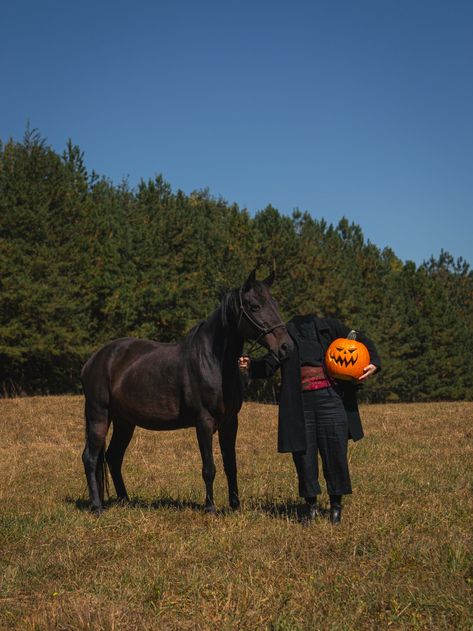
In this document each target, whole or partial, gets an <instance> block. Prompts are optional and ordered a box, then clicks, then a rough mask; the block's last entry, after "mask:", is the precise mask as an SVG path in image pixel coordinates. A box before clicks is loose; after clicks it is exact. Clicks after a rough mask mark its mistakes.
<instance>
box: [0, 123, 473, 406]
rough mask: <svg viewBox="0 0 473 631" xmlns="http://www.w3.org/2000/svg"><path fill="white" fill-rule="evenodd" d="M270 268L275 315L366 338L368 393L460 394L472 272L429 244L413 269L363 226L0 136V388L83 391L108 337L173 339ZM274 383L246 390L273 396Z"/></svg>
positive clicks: (469, 335)
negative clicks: (373, 371) (84, 372)
mask: <svg viewBox="0 0 473 631" xmlns="http://www.w3.org/2000/svg"><path fill="white" fill-rule="evenodd" d="M273 265H275V268H276V281H275V283H274V285H273V288H272V293H273V295H274V296H275V298H276V299H277V301H278V304H279V308H280V310H281V313H282V315H283V317H284V318H285V319H286V320H287V319H289V318H291V317H292V316H293V315H296V314H298V313H315V314H318V315H321V316H332V317H336V318H340V319H341V320H343V321H344V322H346V323H347V324H348V325H349V326H351V327H352V328H355V329H360V330H362V331H364V332H366V333H367V334H368V335H369V336H370V337H371V338H372V339H373V340H374V341H375V343H376V345H377V347H378V350H379V352H380V355H381V358H382V361H383V370H382V371H381V373H379V375H377V376H376V377H375V378H374V379H372V380H371V381H370V382H369V384H368V385H366V386H365V387H364V388H363V392H362V397H363V399H364V400H365V401H371V402H385V401H392V402H395V401H408V402H409V401H427V400H460V399H470V400H471V399H472V398H473V370H472V368H473V362H472V357H473V272H472V271H471V270H470V267H469V265H468V263H467V262H466V261H465V260H463V259H461V258H460V259H457V260H455V259H454V258H453V257H452V256H451V255H450V254H449V253H448V252H445V251H441V252H440V254H439V256H438V258H434V257H432V258H431V259H430V260H428V261H425V262H424V263H423V264H421V265H419V266H417V265H416V264H415V263H413V262H412V261H407V262H404V261H402V260H400V259H399V258H398V257H397V256H396V254H395V252H393V251H392V250H391V249H389V248H385V249H383V250H381V249H380V248H378V247H377V246H376V245H375V244H373V243H371V242H369V241H367V240H366V239H365V238H364V235H363V231H362V229H361V227H360V226H358V225H356V224H354V223H350V222H349V221H348V220H347V219H346V218H342V219H341V220H340V221H339V223H338V225H332V224H329V223H327V222H326V221H324V219H323V218H320V219H317V218H314V217H313V216H311V215H310V214H309V213H308V212H301V211H298V210H296V211H294V212H293V213H292V216H287V215H284V214H282V213H281V212H279V211H278V210H277V209H276V208H274V207H272V206H271V205H268V206H267V207H266V208H264V209H263V210H261V211H259V212H257V213H255V214H250V213H249V212H248V211H247V210H246V209H242V208H239V206H237V205H236V204H233V203H228V202H227V201H225V200H223V199H219V198H215V197H213V196H212V195H211V194H210V192H209V191H208V190H201V191H195V192H193V193H191V194H189V195H187V194H185V193H183V192H182V191H181V190H177V191H173V190H172V188H171V186H170V185H169V184H168V183H167V182H166V181H165V180H164V178H163V177H162V176H160V175H159V176H157V177H156V178H155V179H150V180H148V181H145V180H142V181H141V182H140V183H139V184H138V185H137V186H136V187H135V188H133V189H132V188H130V186H129V185H128V184H127V182H122V183H120V184H118V185H117V184H114V183H113V182H111V181H110V180H109V179H108V178H106V177H104V176H101V175H98V174H97V173H95V172H94V171H92V172H90V171H89V170H88V169H87V168H86V166H85V162H84V156H83V154H82V152H81V150H80V149H79V147H77V146H75V145H73V144H72V142H68V143H67V146H66V148H65V150H64V152H63V153H62V154H59V153H57V152H56V151H55V150H53V149H52V148H51V147H50V146H49V145H48V144H47V142H46V141H45V140H44V139H43V138H42V137H41V135H40V134H39V133H38V132H37V131H36V130H29V129H28V130H27V131H26V133H25V136H24V138H23V139H22V140H21V141H14V140H8V141H6V142H1V143H0V396H17V395H23V394H39V393H41V394H54V393H65V392H79V391H80V378H79V376H80V369H81V366H82V364H83V363H84V361H85V360H86V359H87V358H88V356H89V355H90V354H91V353H92V352H93V351H94V350H96V349H97V348H98V347H99V346H100V345H102V344H103V343H105V342H107V341H109V340H111V339H113V338H117V337H121V336H136V337H145V338H152V339H155V340H160V341H166V342H168V341H175V340H178V339H179V338H181V337H182V336H183V335H184V334H185V333H186V332H187V331H188V330H189V329H190V328H191V327H192V326H193V325H194V324H195V323H196V322H197V321H199V320H202V319H204V318H206V317H207V316H208V315H209V314H210V313H211V312H212V311H213V310H214V309H215V308H216V306H217V305H218V304H219V300H220V298H221V297H222V295H223V293H224V292H225V291H226V290H228V289H231V288H234V287H238V286H239V285H240V284H241V283H242V281H243V280H244V279H245V278H246V276H247V275H248V273H249V272H250V271H251V269H253V268H254V267H258V275H259V277H260V278H261V277H263V276H264V275H266V274H267V273H268V272H269V271H270V270H271V269H272V267H273ZM275 385H276V384H275V383H274V382H264V383H254V384H252V385H251V386H248V392H247V395H248V396H249V397H252V398H257V399H260V400H269V401H271V400H273V399H274V392H275Z"/></svg>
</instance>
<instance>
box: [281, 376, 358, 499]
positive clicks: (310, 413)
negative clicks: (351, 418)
mask: <svg viewBox="0 0 473 631" xmlns="http://www.w3.org/2000/svg"><path fill="white" fill-rule="evenodd" d="M302 398H303V402H304V419H305V431H306V441H307V449H306V451H305V452H294V453H293V454H292V457H293V459H294V464H295V465H296V469H297V477H298V479H299V495H300V496H301V497H315V496H316V495H319V493H320V484H319V467H318V453H320V457H321V459H322V468H323V472H324V478H325V481H326V483H327V492H328V494H329V495H347V494H349V493H351V482H350V473H349V471H348V459H347V449H348V420H347V415H346V412H345V408H344V407H343V403H342V400H341V398H340V397H339V396H338V394H337V393H336V392H335V390H333V389H332V388H323V389H321V390H311V391H309V392H304V393H303V394H302Z"/></svg>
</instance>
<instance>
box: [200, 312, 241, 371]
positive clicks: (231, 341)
mask: <svg viewBox="0 0 473 631" xmlns="http://www.w3.org/2000/svg"><path fill="white" fill-rule="evenodd" d="M199 334H200V335H201V336H202V337H203V338H205V343H204V346H205V350H206V352H208V353H210V354H211V355H213V357H214V358H215V359H216V360H217V361H218V363H219V365H220V366H221V367H222V369H223V368H224V367H228V366H232V365H233V366H234V367H235V370H236V368H237V360H238V357H239V356H240V355H241V352H242V350H243V339H242V338H241V335H240V333H239V332H238V330H237V329H236V327H231V326H226V327H225V326H224V325H223V322H222V318H221V314H220V309H217V310H216V311H214V313H212V315H211V316H210V317H209V318H208V319H207V320H206V321H205V322H204V323H203V324H202V326H201V328H200V330H199Z"/></svg>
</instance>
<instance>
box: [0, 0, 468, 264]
mask: <svg viewBox="0 0 473 631" xmlns="http://www.w3.org/2000/svg"><path fill="white" fill-rule="evenodd" d="M472 67H473V2H472V1H470V0H468V1H467V0H451V1H449V2H447V0H445V1H444V2H439V1H437V0H428V1H427V0H425V1H424V0H376V1H375V0H373V1H369V0H324V1H319V0H312V1H309V0H291V1H289V0H287V1H284V2H283V1H279V0H271V1H266V0H262V1H258V0H253V1H252V2H249V1H247V0H240V1H239V2H229V1H227V2H226V1H225V0H219V1H210V0H199V1H197V0H194V1H190V0H188V1H184V0H183V1H180V0H154V1H146V2H145V1H143V0H135V2H129V1H127V2H124V1H122V0H114V1H113V2H111V1H108V0H104V1H101V0H95V2H90V1H89V0H85V1H82V2H72V1H67V0H61V1H53V0H43V1H41V2H38V1H24V0H15V2H9V3H3V6H2V8H1V10H0V138H1V139H2V140H3V141H5V140H7V139H8V138H10V137H13V138H15V139H21V138H22V136H23V133H24V130H25V127H26V123H27V121H28V120H29V121H30V124H31V126H32V127H35V128H38V129H39V131H40V132H41V134H42V135H43V136H44V137H46V138H47V140H48V142H49V144H51V145H52V146H53V147H54V148H55V149H56V150H57V151H62V150H63V149H64V147H65V144H66V141H67V139H68V138H71V139H72V140H73V142H74V143H76V144H78V145H79V146H80V148H81V149H82V150H83V151H84V153H85V159H86V165H87V167H88V168H89V169H90V170H92V169H95V171H97V172H98V173H100V174H102V175H106V176H108V177H110V178H111V179H112V180H113V181H115V182H119V181H120V180H121V179H122V178H127V179H128V181H129V183H130V185H131V186H135V185H136V184H137V182H138V181H139V180H140V179H141V178H144V179H148V178H152V177H154V175H156V174H158V173H162V174H163V176H164V177H165V179H166V180H167V181H169V182H170V184H171V185H172V187H173V189H174V190H176V189H178V188H180V189H182V190H184V191H185V192H187V193H190V192H191V191H192V190H195V189H201V188H205V187H208V188H209V189H210V192H211V193H212V194H213V195H215V196H222V197H223V198H225V199H226V200H228V201H229V202H236V203H237V204H239V206H240V207H246V208H248V210H249V211H250V212H252V213H253V212H255V211H257V210H260V209H262V208H264V207H265V206H266V205H267V204H269V203H271V204H272V205H273V206H275V207H276V208H278V209H279V210H280V211H281V212H284V213H291V212H292V210H293V209H294V208H299V209H301V210H307V211H309V212H310V213H311V214H312V215H313V216H314V217H316V218H322V217H323V218H325V219H326V220H327V221H329V222H331V223H336V222H338V220H339V219H340V218H341V217H342V216H346V217H348V219H349V220H351V221H354V222H355V223H357V224H359V225H360V226H361V228H362V229H363V233H364V235H365V237H366V238H367V239H369V240H370V241H372V242H374V243H375V244H376V245H377V246H379V247H380V248H383V247H385V246H389V247H391V248H392V249H393V250H394V251H395V253H396V254H397V255H398V256H399V257H400V258H401V259H403V260H407V259H409V260H413V261H415V262H416V263H417V264H420V263H421V262H422V261H423V260H425V259H428V258H429V257H430V255H431V254H433V255H434V256H438V254H439V253H440V250H441V248H443V249H446V250H448V251H449V252H450V253H451V254H453V255H454V256H455V257H459V256H462V257H464V258H466V260H467V261H468V262H469V263H471V264H472V263H473V245H472V244H473V238H472V235H473V115H472V112H473V76H472V75H473V72H472Z"/></svg>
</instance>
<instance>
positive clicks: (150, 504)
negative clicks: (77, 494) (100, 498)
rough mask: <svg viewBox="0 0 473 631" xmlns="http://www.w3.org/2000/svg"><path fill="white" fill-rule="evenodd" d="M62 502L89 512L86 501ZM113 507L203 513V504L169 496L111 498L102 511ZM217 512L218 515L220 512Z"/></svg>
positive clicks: (76, 499) (71, 499)
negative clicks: (149, 498) (127, 498)
mask: <svg viewBox="0 0 473 631" xmlns="http://www.w3.org/2000/svg"><path fill="white" fill-rule="evenodd" d="M64 501H65V502H66V504H74V505H75V507H76V508H77V510H80V511H90V502H89V500H88V499H84V498H74V497H71V496H69V495H68V496H66V497H65V500H64ZM114 506H122V507H124V508H140V509H142V510H157V509H161V508H164V509H169V510H181V511H183V510H193V511H197V512H204V506H203V504H199V503H198V502H194V501H192V500H181V499H173V498H172V497H169V496H164V497H159V498H157V499H154V500H148V499H144V498H142V497H132V498H131V499H129V500H125V501H123V500H118V499H117V498H114V497H111V498H109V499H107V500H105V502H104V504H103V508H104V510H107V509H108V508H112V507H114ZM218 512H219V513H220V512H221V511H218Z"/></svg>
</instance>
